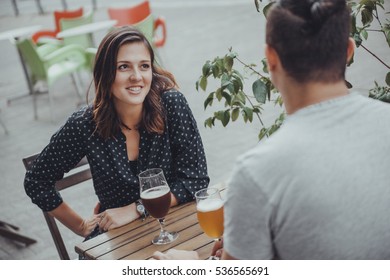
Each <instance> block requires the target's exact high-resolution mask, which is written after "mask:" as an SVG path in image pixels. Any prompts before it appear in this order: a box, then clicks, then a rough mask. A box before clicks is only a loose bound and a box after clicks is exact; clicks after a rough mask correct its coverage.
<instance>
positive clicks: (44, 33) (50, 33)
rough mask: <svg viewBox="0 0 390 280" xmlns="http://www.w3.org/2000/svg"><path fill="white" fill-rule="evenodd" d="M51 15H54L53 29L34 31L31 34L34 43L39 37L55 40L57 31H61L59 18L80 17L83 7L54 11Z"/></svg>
mask: <svg viewBox="0 0 390 280" xmlns="http://www.w3.org/2000/svg"><path fill="white" fill-rule="evenodd" d="M53 15H54V23H55V29H54V30H49V29H44V30H40V31H37V32H35V33H34V34H33V35H32V40H33V42H34V43H38V41H39V40H40V39H41V38H47V37H48V38H51V39H56V40H57V38H56V35H57V34H58V32H60V31H61V25H60V20H61V19H64V18H76V17H81V16H82V15H83V8H79V9H76V10H64V11H54V13H53Z"/></svg>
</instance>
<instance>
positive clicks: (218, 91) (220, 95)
mask: <svg viewBox="0 0 390 280" xmlns="http://www.w3.org/2000/svg"><path fill="white" fill-rule="evenodd" d="M215 96H216V97H217V99H218V101H221V99H222V88H218V89H217V90H216V91H215Z"/></svg>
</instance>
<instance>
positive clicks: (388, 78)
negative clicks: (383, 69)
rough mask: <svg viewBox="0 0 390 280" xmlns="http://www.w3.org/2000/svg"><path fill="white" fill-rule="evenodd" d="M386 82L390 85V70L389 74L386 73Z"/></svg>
mask: <svg viewBox="0 0 390 280" xmlns="http://www.w3.org/2000/svg"><path fill="white" fill-rule="evenodd" d="M386 84H387V85H388V86H390V72H387V75H386Z"/></svg>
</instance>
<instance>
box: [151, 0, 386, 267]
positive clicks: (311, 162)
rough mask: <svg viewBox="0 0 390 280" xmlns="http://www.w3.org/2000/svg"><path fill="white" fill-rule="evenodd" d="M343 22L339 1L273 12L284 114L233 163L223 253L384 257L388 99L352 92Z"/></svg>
mask: <svg viewBox="0 0 390 280" xmlns="http://www.w3.org/2000/svg"><path fill="white" fill-rule="evenodd" d="M349 26H350V14H349V9H348V7H347V4H346V1H345V0H322V1H313V0H281V1H278V2H277V3H276V4H275V5H274V6H273V7H272V8H271V10H270V11H269V14H268V16H267V28H266V32H267V33H266V43H267V46H266V58H267V62H268V68H269V71H270V73H271V78H272V82H273V84H274V85H275V87H276V88H277V89H278V90H279V91H280V93H281V95H282V98H283V101H284V105H285V109H286V112H287V115H288V117H287V119H286V121H285V123H284V124H283V126H282V127H281V128H280V129H279V131H277V132H276V133H275V134H274V135H272V137H270V138H269V139H267V140H265V141H263V142H261V143H259V145H258V146H257V147H256V148H254V149H253V150H251V151H249V152H248V153H247V154H245V155H244V156H242V157H240V158H239V159H238V161H237V164H236V167H235V170H234V172H233V175H232V178H231V183H230V184H229V189H228V192H227V198H226V204H225V232H224V248H223V253H222V259H390V223H389V221H390V172H389V170H390V156H389V154H390V142H389V141H388V139H390V106H389V105H388V104H385V103H382V102H380V101H376V100H372V99H369V98H367V97H363V96H360V95H357V94H354V93H350V92H349V91H348V88H347V87H346V84H345V70H346V64H347V61H348V60H349V59H350V58H351V57H352V55H353V49H354V42H353V40H352V39H350V38H349ZM174 253H175V252H174ZM181 253H183V252H181ZM175 254H176V253H175ZM175 254H173V253H172V252H169V253H168V254H167V255H161V254H160V253H156V255H155V257H156V258H164V257H168V258H175V256H176V255H175ZM181 257H182V256H181ZM187 257H188V256H187Z"/></svg>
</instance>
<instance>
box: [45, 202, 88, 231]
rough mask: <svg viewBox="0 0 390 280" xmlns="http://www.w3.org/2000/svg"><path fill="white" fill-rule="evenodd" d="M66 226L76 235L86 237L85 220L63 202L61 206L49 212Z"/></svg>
mask: <svg viewBox="0 0 390 280" xmlns="http://www.w3.org/2000/svg"><path fill="white" fill-rule="evenodd" d="M49 214H50V215H52V216H53V217H55V218H56V219H57V220H58V221H60V222H61V223H62V224H63V225H64V226H66V227H67V228H69V229H70V230H72V231H73V232H74V233H76V234H78V235H80V236H85V232H84V228H83V224H84V220H83V218H81V216H80V215H79V214H77V213H76V212H75V211H74V210H73V209H72V208H70V207H69V205H68V204H67V203H66V202H62V203H61V204H60V206H58V207H57V208H55V209H54V210H52V211H50V212H49Z"/></svg>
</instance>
